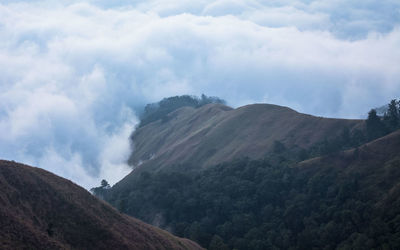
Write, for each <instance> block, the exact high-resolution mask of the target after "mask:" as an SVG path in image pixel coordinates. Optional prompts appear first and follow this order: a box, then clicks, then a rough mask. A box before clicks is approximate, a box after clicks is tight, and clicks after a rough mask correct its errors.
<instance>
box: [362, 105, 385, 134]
mask: <svg viewBox="0 0 400 250" xmlns="http://www.w3.org/2000/svg"><path fill="white" fill-rule="evenodd" d="M366 125H367V135H368V139H369V140H374V139H376V138H379V137H381V136H384V135H385V134H386V128H385V124H384V123H383V122H382V121H381V118H379V116H378V115H377V114H376V110H375V109H371V111H369V113H368V119H367V121H366Z"/></svg>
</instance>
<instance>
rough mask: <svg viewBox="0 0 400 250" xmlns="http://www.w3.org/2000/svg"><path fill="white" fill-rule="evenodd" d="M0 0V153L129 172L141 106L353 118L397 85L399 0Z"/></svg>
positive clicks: (79, 172) (62, 167) (62, 166)
mask: <svg viewBox="0 0 400 250" xmlns="http://www.w3.org/2000/svg"><path fill="white" fill-rule="evenodd" d="M108 2H110V1H87V2H80V1H0V35H1V38H2V39H0V158H4V159H10V160H16V161H20V162H24V163H28V164H32V165H36V166H40V167H42V168H45V169H48V170H50V171H52V172H54V173H56V174H59V175H61V176H63V177H66V178H68V179H71V180H73V181H75V182H76V183H78V184H80V185H83V186H84V187H87V188H88V187H92V186H95V185H98V183H99V181H100V180H101V179H102V178H106V179H107V180H109V181H110V182H111V183H115V182H116V181H118V180H119V179H121V178H122V177H123V176H124V175H125V174H127V173H128V172H129V167H128V166H126V164H125V160H126V159H127V157H128V155H129V151H130V149H129V141H128V137H129V135H130V133H131V132H132V130H133V128H134V125H135V124H136V123H137V121H138V120H137V117H136V115H135V108H137V107H140V106H141V105H143V104H145V103H148V102H154V101H158V100H159V99H161V98H163V97H167V96H172V95H180V94H197V95H199V94H201V93H205V94H207V95H215V96H219V97H221V98H223V99H225V100H227V101H228V104H230V105H232V106H235V107H236V106H240V105H243V104H248V103H253V102H267V103H275V104H279V105H284V106H289V107H291V108H293V109H296V110H298V111H301V112H305V113H310V114H314V115H322V116H333V117H361V116H363V115H364V114H365V113H366V112H367V111H368V109H369V108H371V107H375V106H380V105H382V104H385V103H386V102H388V101H389V100H390V99H391V98H395V97H399V96H400V80H399V79H400V69H399V65H400V25H399V23H400V3H399V2H398V1H385V2H380V1H351V3H348V1H270V3H269V4H264V3H262V2H263V1H244V0H243V1H240V0H236V1H225V0H220V1H205V0H204V1H175V0H164V1H155V0H154V1H145V2H143V1H125V0H123V1H112V2H113V4H110V3H108Z"/></svg>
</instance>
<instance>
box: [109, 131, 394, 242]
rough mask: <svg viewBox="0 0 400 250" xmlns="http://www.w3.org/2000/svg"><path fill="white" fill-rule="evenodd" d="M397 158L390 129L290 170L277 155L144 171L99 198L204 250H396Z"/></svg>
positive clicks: (297, 165)
mask: <svg viewBox="0 0 400 250" xmlns="http://www.w3.org/2000/svg"><path fill="white" fill-rule="evenodd" d="M399 152H400V131H396V132H394V133H391V134H389V135H387V136H385V137H382V138H379V139H377V140H374V141H372V142H370V143H367V144H365V145H362V146H360V147H358V148H355V149H351V150H347V151H342V152H337V153H333V154H330V155H326V156H322V157H318V158H314V159H310V160H306V161H303V162H300V163H298V164H294V165H291V164H287V163H288V162H290V161H288V160H290V159H285V157H287V155H285V154H284V152H283V153H279V154H277V155H274V154H270V156H269V157H268V158H266V159H263V160H250V159H248V158H247V159H246V158H245V159H242V160H235V161H231V162H225V163H222V164H218V165H216V166H213V167H210V168H207V169H205V170H204V171H201V172H196V173H193V172H191V173H190V172H168V171H160V172H148V173H147V174H143V173H142V174H141V175H139V178H137V179H135V181H134V183H132V186H131V187H130V188H129V189H124V190H123V189H115V190H111V191H110V193H109V194H108V197H106V199H107V200H108V201H110V202H111V203H112V204H113V205H115V206H116V207H119V208H120V209H123V210H124V211H125V212H126V213H128V214H131V215H135V216H138V217H140V218H142V219H144V220H147V221H149V222H154V218H155V217H158V220H157V222H161V224H162V226H163V227H165V228H169V229H170V230H171V231H173V232H175V233H176V234H178V235H180V236H184V237H188V238H190V239H193V240H195V241H197V242H199V243H200V244H201V245H202V246H204V247H208V248H209V249H234V248H236V249H399V248H400V240H399V239H400V215H399V214H400V184H399V183H400V182H399V180H400V153H399ZM276 159H278V160H276ZM121 204H123V206H122V207H121ZM160 218H161V219H160Z"/></svg>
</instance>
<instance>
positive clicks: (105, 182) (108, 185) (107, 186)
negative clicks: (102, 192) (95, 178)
mask: <svg viewBox="0 0 400 250" xmlns="http://www.w3.org/2000/svg"><path fill="white" fill-rule="evenodd" d="M101 187H102V188H105V189H109V188H110V184H108V182H107V181H106V180H104V179H103V180H102V181H101Z"/></svg>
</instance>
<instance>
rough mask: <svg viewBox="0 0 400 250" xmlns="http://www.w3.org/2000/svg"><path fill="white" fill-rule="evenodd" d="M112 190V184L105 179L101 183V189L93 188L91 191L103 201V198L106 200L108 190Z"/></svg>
mask: <svg viewBox="0 0 400 250" xmlns="http://www.w3.org/2000/svg"><path fill="white" fill-rule="evenodd" d="M110 188H111V186H110V184H108V182H107V181H106V180H104V179H103V180H102V181H101V183H100V186H99V187H94V188H91V189H90V191H91V192H92V193H93V194H94V195H95V196H97V197H99V198H100V199H103V198H104V194H105V193H106V191H107V190H108V189H110Z"/></svg>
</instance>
